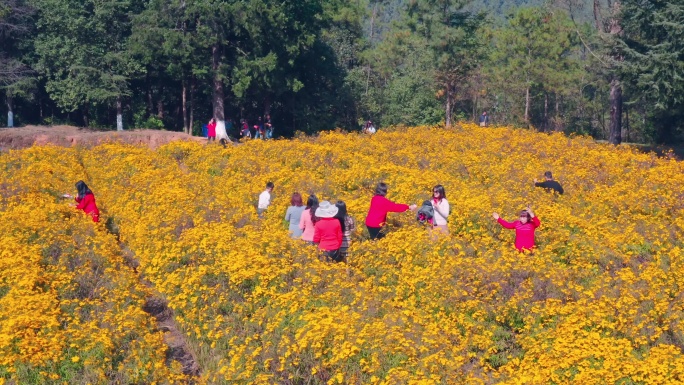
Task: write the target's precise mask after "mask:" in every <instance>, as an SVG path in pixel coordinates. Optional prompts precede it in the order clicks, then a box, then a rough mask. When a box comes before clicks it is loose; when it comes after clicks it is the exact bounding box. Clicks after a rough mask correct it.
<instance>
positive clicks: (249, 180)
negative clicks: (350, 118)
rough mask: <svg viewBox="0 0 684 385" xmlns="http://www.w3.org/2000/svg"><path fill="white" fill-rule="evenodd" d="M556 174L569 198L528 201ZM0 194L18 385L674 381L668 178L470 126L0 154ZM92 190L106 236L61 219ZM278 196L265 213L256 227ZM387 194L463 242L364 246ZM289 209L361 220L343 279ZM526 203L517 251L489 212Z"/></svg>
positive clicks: (636, 164)
mask: <svg viewBox="0 0 684 385" xmlns="http://www.w3.org/2000/svg"><path fill="white" fill-rule="evenodd" d="M546 170H552V171H553V172H554V174H555V175H556V176H557V179H558V180H559V181H560V182H561V183H562V184H563V186H564V187H565V190H566V193H565V195H563V196H554V195H552V194H549V193H547V192H545V191H543V190H540V189H535V188H534V187H533V184H532V181H533V179H534V178H539V179H540V178H541V177H542V174H543V172H544V171H546ZM0 178H1V180H2V182H1V184H0V255H1V256H2V258H0V263H1V264H2V267H1V268H0V282H2V283H1V286H0V293H1V295H0V357H2V359H1V361H0V378H2V379H4V380H5V382H6V383H17V384H62V383H65V382H66V383H69V384H88V383H90V384H116V383H145V384H149V383H178V384H183V383H188V381H189V380H190V377H193V378H194V381H195V382H196V383H198V384H236V383H237V384H272V383H283V384H335V383H337V384H367V383H370V384H388V385H389V384H402V383H416V384H417V383H421V384H462V383H468V384H478V383H479V384H494V383H505V384H548V383H557V384H570V383H576V384H605V383H623V384H637V383H681V382H682V381H684V356H683V353H682V349H684V326H682V325H684V323H683V322H682V321H683V319H684V300H683V299H684V286H682V284H681V282H683V280H684V261H683V260H682V254H683V253H682V250H684V244H683V243H682V235H683V233H684V211H683V210H684V164H683V163H681V162H678V161H675V160H673V159H668V158H658V157H657V156H655V155H653V154H643V153H640V152H638V151H636V150H634V149H632V148H630V147H627V146H619V147H613V146H609V145H603V144H597V143H595V142H594V141H592V140H591V139H587V138H568V137H565V136H563V135H560V134H552V135H546V134H539V133H534V132H531V131H526V130H515V129H511V128H505V127H502V128H487V129H483V128H480V127H476V126H473V125H462V126H459V127H457V128H455V129H452V130H446V129H444V128H440V127H416V128H411V129H397V130H388V131H383V130H381V131H380V132H379V133H378V134H376V135H375V136H373V137H368V136H362V135H357V134H344V133H338V132H335V133H324V134H321V135H320V136H318V137H315V138H312V137H302V138H299V139H295V140H276V141H266V142H264V141H251V142H247V143H246V144H244V145H240V146H229V147H228V148H225V149H224V148H222V147H221V146H219V145H202V144H200V143H193V142H172V143H169V144H166V145H163V146H161V147H159V148H158V149H155V150H152V149H149V148H148V147H137V146H133V145H125V144H102V145H99V146H95V147H92V148H83V147H69V148H65V147H56V146H36V147H31V148H27V149H23V150H16V151H9V152H6V153H3V154H0ZM80 179H82V180H85V181H86V182H87V183H88V185H89V186H90V187H91V188H92V190H93V191H94V193H95V195H96V198H97V203H98V205H99V207H100V210H101V212H102V213H101V216H102V220H101V222H100V223H97V224H94V223H93V222H92V221H90V220H89V219H88V218H87V217H85V216H84V215H83V214H82V213H80V212H77V211H75V210H74V209H73V208H72V207H70V206H69V203H70V202H68V201H67V200H64V199H61V198H60V196H61V195H62V194H64V193H71V194H74V193H75V191H74V188H73V186H74V183H75V182H76V181H78V180H80ZM267 181H273V182H274V183H275V190H274V198H273V205H272V206H271V207H270V208H269V209H268V211H267V212H266V214H265V216H264V218H263V219H259V218H257V216H256V213H255V205H256V202H257V196H258V194H259V193H260V192H261V191H262V190H263V186H264V185H265V183H266V182H267ZM379 181H385V182H387V183H388V184H389V194H388V198H390V199H392V200H395V201H397V202H402V203H404V202H405V203H416V204H420V203H421V202H422V201H423V200H424V199H427V198H429V196H430V195H431V189H432V187H433V186H434V185H436V184H443V185H444V186H445V188H446V194H447V198H448V200H449V202H450V204H451V208H452V210H451V215H450V217H449V229H450V232H451V235H450V236H447V237H441V238H439V239H437V240H434V239H431V237H430V235H429V234H428V232H427V231H426V229H425V228H423V227H421V226H419V225H418V224H417V223H416V221H415V219H414V214H412V213H402V214H390V218H389V235H388V236H387V237H386V238H385V239H382V240H380V241H369V240H368V239H367V232H366V230H365V228H364V226H363V220H364V217H365V215H366V213H367V210H368V204H369V201H370V199H371V196H372V191H373V188H374V186H375V184H376V183H377V182H379ZM294 191H299V192H301V193H302V194H303V195H304V196H305V197H306V196H308V194H309V193H311V192H314V193H316V194H317V195H318V196H319V197H321V198H322V199H329V200H332V201H335V200H338V199H342V200H344V201H345V202H346V203H347V206H348V207H349V211H350V214H351V215H352V216H353V218H354V219H355V220H356V224H357V226H356V231H355V232H354V234H353V241H352V246H351V256H350V259H349V261H348V263H347V264H329V263H325V262H321V261H319V259H318V253H317V251H316V249H315V248H313V247H310V246H307V245H305V244H303V243H302V242H301V241H294V240H290V239H289V237H288V233H287V224H286V223H284V221H283V218H284V213H285V210H286V209H287V207H288V205H289V201H290V194H291V193H292V192H294ZM526 204H531V205H532V208H533V209H534V211H535V213H536V214H537V215H538V217H539V218H540V220H541V227H540V228H539V229H538V230H537V235H536V239H537V245H538V247H537V249H536V250H535V251H534V253H525V254H520V253H518V252H517V251H516V250H515V249H514V248H513V246H512V245H513V239H514V233H513V232H512V231H509V230H506V229H503V228H502V227H501V226H500V225H498V224H497V223H496V222H495V221H494V220H493V219H492V216H491V214H492V212H494V211H496V212H499V213H501V215H502V217H503V218H505V219H508V220H513V219H514V218H515V217H516V215H517V213H518V211H519V210H520V209H521V208H522V207H524V206H525V205H526ZM166 304H168V308H167V307H166ZM18 309H21V311H17V310H18ZM1 382H3V381H2V380H0V383H1Z"/></svg>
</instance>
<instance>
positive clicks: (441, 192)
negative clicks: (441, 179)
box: [432, 184, 446, 200]
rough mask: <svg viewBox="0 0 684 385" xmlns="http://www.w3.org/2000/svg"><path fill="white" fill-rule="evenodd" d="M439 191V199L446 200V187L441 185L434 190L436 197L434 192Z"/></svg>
mask: <svg viewBox="0 0 684 385" xmlns="http://www.w3.org/2000/svg"><path fill="white" fill-rule="evenodd" d="M435 190H437V191H438V192H439V199H440V200H441V199H446V192H445V191H444V186H442V185H441V184H438V185H437V186H435V187H433V188H432V191H433V193H432V194H433V196H434V191H435Z"/></svg>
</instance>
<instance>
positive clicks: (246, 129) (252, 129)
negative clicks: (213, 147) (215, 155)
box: [206, 114, 274, 142]
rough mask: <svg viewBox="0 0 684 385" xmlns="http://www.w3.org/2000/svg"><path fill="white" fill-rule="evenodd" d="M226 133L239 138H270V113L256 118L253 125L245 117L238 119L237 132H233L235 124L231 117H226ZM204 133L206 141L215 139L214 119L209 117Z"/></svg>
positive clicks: (271, 127) (271, 126)
mask: <svg viewBox="0 0 684 385" xmlns="http://www.w3.org/2000/svg"><path fill="white" fill-rule="evenodd" d="M225 124H226V133H227V134H228V135H233V134H236V135H237V136H238V137H240V138H255V139H271V138H273V131H274V127H273V121H272V120H271V115H270V114H266V117H265V118H263V119H262V117H261V116H259V117H258V118H257V121H256V122H255V123H254V124H253V125H251V126H250V125H249V123H248V122H247V119H240V126H239V131H238V132H233V131H234V130H235V125H234V124H233V120H232V119H226V123H225ZM206 135H207V141H209V142H211V141H216V119H214V118H211V119H210V120H209V122H208V123H207V124H206Z"/></svg>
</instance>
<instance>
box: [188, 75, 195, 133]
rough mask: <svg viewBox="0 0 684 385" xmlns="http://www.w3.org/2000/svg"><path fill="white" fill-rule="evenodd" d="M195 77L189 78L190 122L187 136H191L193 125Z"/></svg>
mask: <svg viewBox="0 0 684 385" xmlns="http://www.w3.org/2000/svg"><path fill="white" fill-rule="evenodd" d="M195 84H196V80H195V75H192V78H190V122H189V128H188V129H189V130H190V132H189V134H190V135H192V127H193V124H195Z"/></svg>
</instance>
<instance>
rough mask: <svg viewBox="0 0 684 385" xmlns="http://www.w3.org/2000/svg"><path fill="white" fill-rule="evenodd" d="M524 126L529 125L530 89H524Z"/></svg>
mask: <svg viewBox="0 0 684 385" xmlns="http://www.w3.org/2000/svg"><path fill="white" fill-rule="evenodd" d="M524 119H525V124H527V125H528V126H529V125H530V87H529V86H528V87H527V88H526V89H525V117H524Z"/></svg>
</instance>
